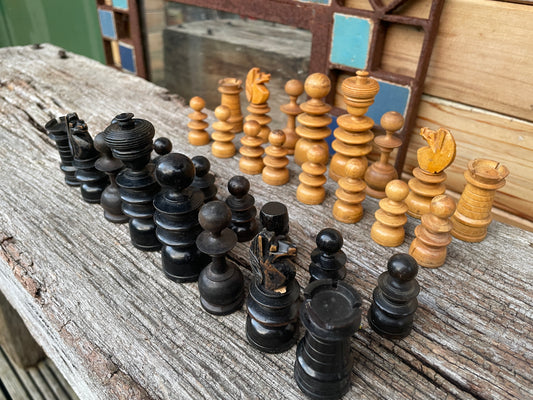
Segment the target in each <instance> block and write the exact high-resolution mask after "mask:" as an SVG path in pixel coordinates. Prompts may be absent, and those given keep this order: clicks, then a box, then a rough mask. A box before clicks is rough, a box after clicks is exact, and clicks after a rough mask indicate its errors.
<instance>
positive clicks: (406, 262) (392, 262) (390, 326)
mask: <svg viewBox="0 0 533 400" xmlns="http://www.w3.org/2000/svg"><path fill="white" fill-rule="evenodd" d="M417 273H418V264H417V263H416V260H415V259H414V258H413V257H411V256H410V255H409V254H405V253H399V254H395V255H393V256H392V257H391V258H390V259H389V261H388V262H387V271H386V272H383V273H382V274H381V275H380V276H379V278H378V286H377V287H376V288H375V289H374V292H373V295H372V297H373V301H372V304H371V305H370V309H369V310H368V314H367V317H368V323H369V324H370V327H371V328H372V329H373V330H374V331H376V332H377V333H378V334H380V335H381V336H383V337H386V338H389V339H401V338H404V337H406V336H407V335H409V333H410V332H411V329H412V328H413V319H414V314H415V311H416V309H417V307H418V300H417V299H416V297H417V296H418V293H419V292H420V286H419V285H418V282H417V281H416V279H415V277H416V275H417Z"/></svg>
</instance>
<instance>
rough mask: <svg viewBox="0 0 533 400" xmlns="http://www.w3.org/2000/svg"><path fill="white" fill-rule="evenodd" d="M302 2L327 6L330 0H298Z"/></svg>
mask: <svg viewBox="0 0 533 400" xmlns="http://www.w3.org/2000/svg"><path fill="white" fill-rule="evenodd" d="M299 1H300V2H302V3H316V4H325V5H327V6H329V5H330V4H331V0H299Z"/></svg>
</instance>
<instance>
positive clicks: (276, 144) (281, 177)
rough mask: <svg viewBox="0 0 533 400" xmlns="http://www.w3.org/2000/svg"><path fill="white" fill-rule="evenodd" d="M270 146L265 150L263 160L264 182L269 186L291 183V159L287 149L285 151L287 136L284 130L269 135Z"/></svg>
mask: <svg viewBox="0 0 533 400" xmlns="http://www.w3.org/2000/svg"><path fill="white" fill-rule="evenodd" d="M268 141H269V142H270V146H268V147H267V148H266V149H265V153H266V156H265V158H264V159H263V162H264V163H265V168H263V174H262V178H263V181H264V182H265V183H267V184H269V185H273V186H279V185H284V184H286V183H287V182H288V181H289V169H288V168H287V165H288V164H289V159H288V158H287V149H284V148H283V147H282V146H283V143H284V142H285V134H284V133H283V131H282V130H275V131H272V132H270V135H268Z"/></svg>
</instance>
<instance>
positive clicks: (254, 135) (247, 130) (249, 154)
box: [239, 121, 265, 175]
mask: <svg viewBox="0 0 533 400" xmlns="http://www.w3.org/2000/svg"><path fill="white" fill-rule="evenodd" d="M243 129H244V136H243V137H242V138H241V144H242V146H241V148H240V149H239V153H240V154H241V159H240V160H239V169H240V170H241V172H243V173H245V174H248V175H257V174H260V173H261V172H262V171H263V168H264V166H265V164H264V163H263V158H262V156H263V154H264V152H265V150H264V149H263V147H262V146H261V145H262V144H263V139H261V138H260V137H258V135H259V132H260V131H261V125H259V123H258V122H257V121H246V122H245V123H244V127H243Z"/></svg>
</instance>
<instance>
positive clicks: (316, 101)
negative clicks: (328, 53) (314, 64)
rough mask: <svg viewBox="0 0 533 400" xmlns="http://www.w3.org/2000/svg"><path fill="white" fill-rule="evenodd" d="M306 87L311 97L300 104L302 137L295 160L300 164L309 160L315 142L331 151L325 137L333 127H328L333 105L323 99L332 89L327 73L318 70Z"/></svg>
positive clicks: (297, 131)
mask: <svg viewBox="0 0 533 400" xmlns="http://www.w3.org/2000/svg"><path fill="white" fill-rule="evenodd" d="M304 88H305V93H306V94H307V95H308V96H309V97H310V98H311V99H310V100H308V101H306V102H305V103H302V104H301V105H300V108H301V109H302V111H303V113H301V114H300V115H298V117H297V120H298V122H299V123H300V126H298V127H296V133H297V134H298V136H300V139H298V141H297V142H296V146H295V148H294V162H295V163H296V164H298V165H302V164H303V163H304V162H305V161H306V160H307V150H309V148H310V147H311V146H313V145H315V144H318V145H320V146H322V147H323V148H324V150H326V151H327V152H328V153H329V147H328V144H327V143H326V140H325V139H326V138H327V137H328V136H329V135H331V129H329V128H328V125H329V124H331V118H330V117H329V116H328V115H327V113H328V112H329V111H330V110H331V106H330V105H329V104H326V103H324V102H323V101H322V98H324V97H326V96H327V95H328V93H329V91H330V89H331V81H330V80H329V78H328V77H327V76H326V75H324V74H321V73H318V72H317V73H315V74H311V75H309V76H308V77H307V79H306V80H305V84H304ZM328 159H329V156H328ZM326 164H327V160H326Z"/></svg>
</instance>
